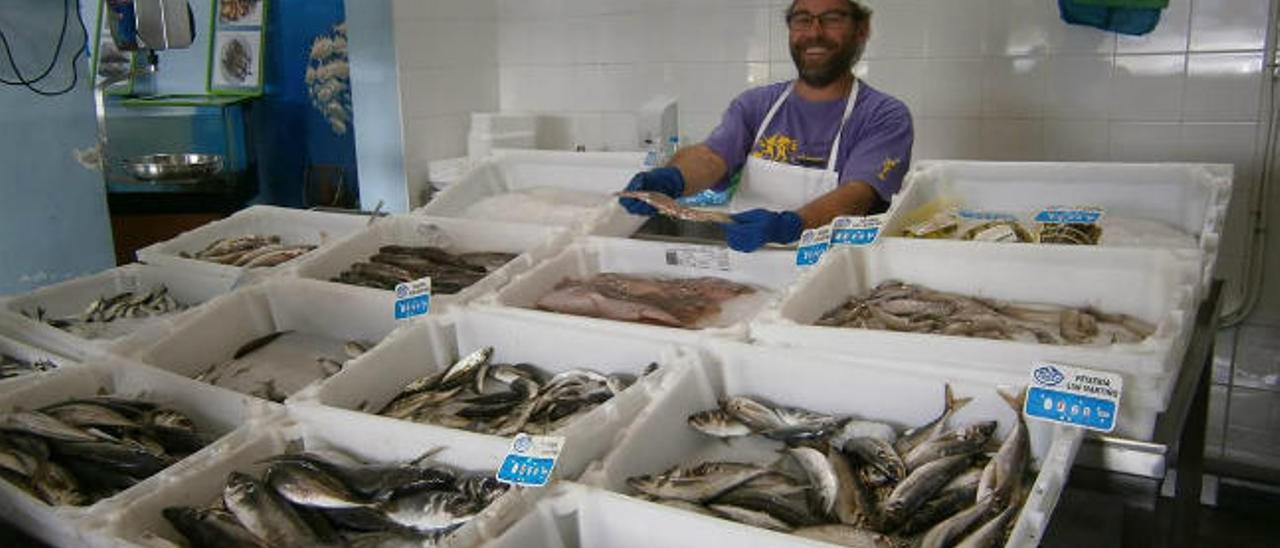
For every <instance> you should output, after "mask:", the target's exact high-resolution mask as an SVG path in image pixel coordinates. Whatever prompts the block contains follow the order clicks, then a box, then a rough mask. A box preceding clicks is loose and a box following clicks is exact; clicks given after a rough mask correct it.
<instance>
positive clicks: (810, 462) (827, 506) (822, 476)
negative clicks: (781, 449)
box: [787, 447, 838, 516]
mask: <svg viewBox="0 0 1280 548" xmlns="http://www.w3.org/2000/svg"><path fill="white" fill-rule="evenodd" d="M787 454H788V455H791V458H792V459H794V460H795V461H796V463H798V464H799V465H800V468H801V469H803V470H804V473H805V476H807V477H808V478H809V483H810V485H811V487H812V491H810V493H812V502H813V504H814V507H815V508H816V509H817V510H818V513H819V514H821V515H823V516H827V515H830V514H831V511H832V509H833V508H834V507H835V504H836V491H837V489H838V486H837V480H836V475H835V471H833V470H832V469H831V463H829V462H828V461H827V457H826V455H823V454H822V452H820V451H818V450H817V449H813V448H810V447H792V448H790V449H787Z"/></svg>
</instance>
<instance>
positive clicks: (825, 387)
mask: <svg viewBox="0 0 1280 548" xmlns="http://www.w3.org/2000/svg"><path fill="white" fill-rule="evenodd" d="M706 348H707V354H708V358H709V361H708V363H707V364H706V366H705V367H703V368H702V369H700V370H698V371H695V374H694V375H693V376H692V379H690V380H691V381H692V382H684V383H680V384H671V385H668V386H667V389H668V391H667V392H666V393H664V394H661V395H659V396H658V397H657V398H656V399H655V401H654V404H653V405H651V406H649V407H647V408H646V409H645V411H644V412H643V414H641V415H640V416H638V417H636V421H635V423H634V424H633V425H632V427H631V428H630V429H628V431H627V432H626V434H625V435H624V436H623V438H622V440H621V441H620V442H618V443H616V444H614V447H613V450H612V451H611V452H610V453H609V454H608V456H606V457H605V458H604V459H602V460H600V461H598V462H595V463H592V465H591V466H590V467H588V469H587V471H586V472H584V473H583V475H582V476H581V477H580V479H579V481H580V482H582V483H585V484H588V485H593V486H596V487H602V488H605V489H608V490H610V491H614V492H617V493H632V492H633V490H632V489H631V488H630V487H629V486H628V485H627V483H626V480H627V478H630V477H634V476H638V475H644V474H656V473H661V472H663V471H666V470H668V469H670V468H671V467H673V466H677V465H687V464H694V463H697V462H705V461H716V460H728V461H735V462H755V463H759V464H770V463H773V462H774V461H776V459H777V450H778V449H779V448H780V447H781V445H782V444H781V443H778V442H770V441H767V440H761V439H759V438H748V439H743V440H736V441H731V442H729V443H726V442H724V441H722V440H720V439H716V438H713V437H710V436H707V435H704V434H702V433H699V432H698V431H696V430H694V429H693V428H691V427H690V426H689V424H688V417H689V415H691V414H693V413H697V412H699V411H704V410H707V409H714V408H717V407H718V406H719V401H720V400H721V399H722V398H725V397H730V396H749V397H754V398H761V399H762V400H764V401H767V402H770V403H772V404H775V405H786V406H796V407H801V408H804V409H808V410H811V411H816V412H820V413H828V414H836V415H851V416H854V417H858V418H861V419H865V420H875V421H881V422H885V423H887V424H890V425H892V426H894V427H896V428H899V429H902V428H907V427H913V426H918V425H921V424H925V423H927V422H928V421H931V420H933V419H934V418H936V417H937V416H939V415H940V414H941V413H942V411H943V408H944V390H945V384H947V382H946V381H944V380H942V379H935V378H927V377H923V376H921V375H918V374H915V373H913V372H912V371H910V370H902V369H897V368H895V364H892V363H888V362H885V363H872V362H864V363H860V364H858V365H851V364H850V363H842V362H834V361H830V360H828V359H826V358H824V357H823V356H821V355H818V354H815V353H812V352H806V351H802V350H795V349H781V348H762V347H758V346H750V345H746V344H742V343H737V342H733V341H710V342H708V343H707V346H706ZM949 384H950V385H951V388H952V390H953V391H954V394H955V396H956V397H959V398H973V400H972V401H971V402H970V403H969V404H967V405H966V406H964V408H962V409H960V410H959V411H958V412H956V413H955V414H954V415H953V416H952V418H951V421H950V424H952V425H963V424H970V423H973V422H976V421H983V420H995V421H997V422H998V423H999V427H998V429H997V431H996V438H998V439H1003V438H1004V437H1005V436H1007V435H1008V433H1009V431H1010V430H1011V429H1012V428H1013V425H1014V421H1016V420H1018V416H1019V413H1017V412H1015V411H1014V410H1013V409H1011V408H1010V407H1009V406H1008V404H1007V403H1006V402H1005V401H1004V400H1003V399H1002V398H1000V396H999V394H998V393H997V390H998V389H1004V390H1006V391H1007V392H1009V393H1017V392H1018V391H1019V390H1021V389H1022V388H1023V386H1022V385H1013V386H997V385H993V384H987V383H984V382H972V381H967V380H952V381H951V382H950V383H949ZM1027 428H1028V433H1029V438H1030V444H1031V457H1032V469H1034V470H1038V474H1037V479H1036V481H1035V487H1034V488H1033V497H1032V498H1031V500H1030V501H1028V504H1027V506H1026V507H1024V510H1023V511H1022V513H1021V514H1020V515H1019V517H1018V521H1017V524H1016V525H1015V528H1016V530H1018V531H1019V534H1021V535H1023V536H1022V537H1020V538H1025V539H1035V538H1038V537H1039V535H1040V534H1042V533H1043V527H1044V526H1045V525H1047V523H1048V515H1047V514H1046V512H1052V508H1053V504H1054V503H1056V498H1057V495H1058V494H1059V492H1060V490H1061V488H1062V486H1063V485H1064V484H1065V482H1066V478H1067V474H1068V473H1069V471H1070V467H1071V464H1072V462H1073V461H1074V459H1075V452H1076V450H1077V449H1078V448H1079V443H1080V433H1079V432H1078V431H1075V430H1073V429H1070V428H1065V427H1062V428H1060V427H1055V426H1053V425H1050V424H1048V423H1043V422H1037V421H1029V422H1028V423H1027ZM636 502H637V503H642V504H651V503H648V502H643V501H639V500H637V501H636ZM1024 522H1026V523H1025V524H1024ZM761 531H763V530H761ZM761 538H762V539H763V538H764V537H761ZM769 538H770V539H773V538H777V537H772V536H770V537H769ZM795 540H796V541H797V542H803V543H807V542H808V541H804V540H803V539H795ZM769 544H770V545H773V544H774V543H773V542H772V541H770V542H769ZM800 545H809V544H800ZM1010 545H1011V546H1023V545H1035V542H1029V541H1019V540H1017V539H1011V541H1010Z"/></svg>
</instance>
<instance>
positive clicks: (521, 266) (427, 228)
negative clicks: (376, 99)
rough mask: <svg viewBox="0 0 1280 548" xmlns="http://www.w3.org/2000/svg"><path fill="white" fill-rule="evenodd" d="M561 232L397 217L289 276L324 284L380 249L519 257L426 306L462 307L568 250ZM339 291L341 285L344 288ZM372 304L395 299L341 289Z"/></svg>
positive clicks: (302, 263) (315, 256)
mask: <svg viewBox="0 0 1280 548" xmlns="http://www.w3.org/2000/svg"><path fill="white" fill-rule="evenodd" d="M570 239H571V235H570V234H569V232H568V231H567V230H566V229H562V228H556V227H549V226H543V225H527V224H525V225H519V224H509V223H487V222H483V221H473V220H468V219H456V218H448V217H423V216H420V215H397V216H394V217H390V218H386V219H381V220H379V221H377V222H376V223H374V224H373V226H371V227H369V230H366V231H362V232H358V233H356V234H353V235H351V236H350V237H348V238H345V239H343V240H342V241H340V242H337V243H335V244H334V245H333V246H331V247H329V248H328V249H326V250H323V251H317V252H315V253H311V254H310V256H307V257H303V258H302V259H300V260H299V261H297V263H298V264H297V265H296V266H295V267H293V268H292V269H291V272H293V273H294V274H296V275H297V276H298V277H301V278H310V279H315V280H321V281H328V280H330V279H331V278H334V277H337V276H338V275H339V274H341V273H342V272H343V271H345V270H347V269H348V268H350V267H351V265H352V264H354V263H356V262H359V261H367V260H368V259H369V257H371V256H373V255H374V254H376V253H377V252H378V248H380V247H382V246H385V245H411V246H424V245H430V246H436V247H440V248H443V249H444V250H446V251H449V252H451V253H473V252H502V253H515V254H518V255H519V256H518V257H516V258H515V259H513V260H512V261H511V262H509V263H507V264H506V265H505V266H503V267H502V268H500V269H498V270H496V271H494V272H492V273H490V274H489V275H488V276H485V277H484V278H483V279H482V280H480V281H478V282H476V283H475V284H472V285H471V286H470V287H468V288H466V289H464V290H462V291H460V292H458V293H456V294H452V295H432V296H431V306H432V308H433V309H439V308H440V307H444V306H451V305H457V304H463V303H466V302H468V301H470V300H471V299H474V298H476V297H479V296H481V295H484V294H487V293H490V292H492V291H494V290H497V289H498V288H500V287H502V286H503V285H504V284H506V283H507V281H508V280H509V279H510V278H511V277H512V276H513V275H515V274H516V273H519V272H522V271H524V270H528V269H529V268H530V267H532V266H533V265H534V264H535V263H536V262H537V261H540V260H542V259H543V258H545V257H548V256H550V255H552V254H554V253H555V252H557V251H559V250H560V249H561V248H563V247H564V246H566V245H568V242H569V240H570ZM335 283H336V282H335ZM344 285H345V284H344ZM346 287H351V288H353V289H355V290H357V291H359V292H361V293H363V294H364V295H365V298H366V299H368V300H370V301H377V302H379V303H381V306H382V307H383V308H385V309H387V310H391V309H392V307H393V306H394V304H395V293H393V292H391V291H383V290H380V289H374V288H369V287H358V286H351V285H346Z"/></svg>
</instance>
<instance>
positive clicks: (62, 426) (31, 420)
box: [0, 411, 109, 442]
mask: <svg viewBox="0 0 1280 548" xmlns="http://www.w3.org/2000/svg"><path fill="white" fill-rule="evenodd" d="M0 430H12V431H17V432H25V433H28V434H32V435H36V436H40V437H42V438H48V439H51V440H62V441H83V442H90V441H101V440H103V439H109V437H107V436H103V435H94V434H92V433H89V432H87V431H85V430H83V429H80V428H76V427H74V426H71V425H68V424H66V423H64V422H62V421H60V420H58V419H55V418H53V417H50V416H49V415H46V414H44V413H41V412H38V411H17V412H12V413H5V414H3V415H0Z"/></svg>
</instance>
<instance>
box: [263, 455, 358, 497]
mask: <svg viewBox="0 0 1280 548" xmlns="http://www.w3.org/2000/svg"><path fill="white" fill-rule="evenodd" d="M266 483H267V485H270V486H271V488H272V489H275V491H276V493H279V494H280V496H282V497H284V499H285V500H287V501H289V502H291V503H293V504H297V505H299V506H307V507H311V508H357V507H363V506H365V505H366V503H365V502H364V501H362V500H360V497H358V496H357V495H356V494H354V493H352V492H351V491H350V490H349V489H348V488H347V486H346V485H344V484H343V483H342V481H341V480H339V479H338V478H336V477H334V476H332V475H330V474H328V473H326V472H325V471H324V470H322V469H321V468H319V467H317V466H315V465H312V464H310V463H303V462H289V461H284V462H275V463H272V465H271V466H270V467H268V468H267V474H266Z"/></svg>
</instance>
